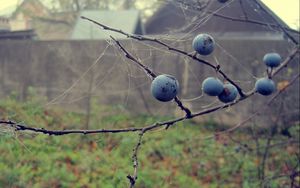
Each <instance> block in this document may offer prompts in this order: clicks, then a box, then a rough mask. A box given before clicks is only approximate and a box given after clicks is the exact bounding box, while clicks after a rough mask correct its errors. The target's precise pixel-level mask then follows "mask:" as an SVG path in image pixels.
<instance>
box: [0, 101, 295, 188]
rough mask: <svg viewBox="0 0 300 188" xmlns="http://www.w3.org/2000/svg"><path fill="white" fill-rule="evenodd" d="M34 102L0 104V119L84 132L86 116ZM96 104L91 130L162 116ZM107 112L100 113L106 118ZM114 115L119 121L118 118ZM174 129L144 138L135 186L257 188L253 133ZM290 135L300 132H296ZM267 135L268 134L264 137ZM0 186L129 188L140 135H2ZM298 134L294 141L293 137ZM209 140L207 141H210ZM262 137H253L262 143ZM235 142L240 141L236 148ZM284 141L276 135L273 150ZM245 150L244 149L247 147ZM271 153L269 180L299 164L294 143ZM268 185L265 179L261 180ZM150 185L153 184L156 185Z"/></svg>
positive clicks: (279, 182)
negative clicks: (133, 150) (128, 179)
mask: <svg viewBox="0 0 300 188" xmlns="http://www.w3.org/2000/svg"><path fill="white" fill-rule="evenodd" d="M38 101H39V100H37V99H34V100H31V102H26V103H19V102H17V101H16V100H15V99H14V98H13V97H9V98H7V99H5V100H3V101H0V115H1V117H12V116H13V117H14V119H16V120H20V121H21V120H22V121H23V122H24V123H30V124H32V125H35V126H37V127H44V128H47V129H61V128H65V129H68V128H77V129H79V128H82V127H83V126H84V125H83V124H84V118H85V115H84V114H81V113H73V112H66V111H63V110H61V109H46V108H44V107H43V106H41V105H39V102H38ZM95 103H96V102H95V101H93V105H92V107H93V113H92V114H91V116H92V117H91V121H92V122H93V123H91V126H92V127H90V128H92V129H96V128H102V127H118V128H119V127H129V126H132V125H140V126H144V125H145V124H149V123H151V122H153V120H154V119H155V120H163V119H167V118H166V117H150V116H148V115H144V116H142V115H141V116H138V117H136V116H133V115H131V114H130V113H127V112H124V110H123V109H121V111H123V113H120V112H118V113H116V111H120V108H118V107H105V106H97V105H95ZM104 112H105V113H104ZM116 114H118V115H116ZM208 126H210V127H209V128H208V129H206V124H196V123H194V122H192V121H189V122H185V123H184V124H182V123H179V124H178V125H177V126H174V127H171V128H169V129H168V130H166V131H156V132H153V133H152V134H151V135H145V136H144V139H143V142H142V146H141V152H140V153H139V161H140V166H139V169H138V170H139V175H138V178H139V179H138V181H137V187H153V185H155V187H187V186H188V187H191V188H193V187H257V186H258V185H260V184H261V183H262V182H261V181H260V180H259V178H258V171H259V170H258V167H259V166H261V160H262V156H261V155H257V154H256V152H257V151H258V152H262V151H264V149H265V147H261V148H256V147H255V146H256V143H255V142H254V141H253V139H252V137H251V134H249V133H248V132H246V131H243V132H239V133H236V134H235V135H234V139H231V138H230V137H228V136H226V135H219V136H213V135H214V133H215V132H213V131H211V130H210V129H211V126H214V124H213V123H209V124H208ZM293 129H294V130H293V134H294V133H296V132H297V131H298V132H299V130H300V126H294V127H293ZM266 132H268V131H266ZM0 134H1V136H0V152H1V158H0V171H1V174H0V187H99V186H100V185H101V187H126V186H127V185H128V181H127V179H126V178H124V177H126V176H127V175H128V174H129V173H130V172H131V171H132V167H131V163H132V162H131V158H130V157H129V156H131V155H132V148H133V147H134V145H135V144H136V141H137V133H129V134H101V135H89V136H83V135H67V136H62V137H59V136H48V135H42V134H33V133H28V132H15V131H14V130H11V129H9V128H6V129H4V128H1V129H0ZM296 135H297V134H295V135H292V136H293V137H296ZM208 136H209V137H210V138H207V137H208ZM265 138H266V134H263V133H262V134H261V136H260V138H259V139H258V141H259V143H260V146H264V145H266V142H267V140H266V139H265ZM234 140H239V142H235V141H234ZM284 141H287V138H286V137H283V136H280V135H275V137H274V139H272V141H271V144H275V143H278V142H279V143H282V142H284ZM245 145H246V146H245ZM285 146H286V145H285V144H284V145H280V146H279V147H272V148H270V152H269V158H268V160H267V163H266V177H273V176H276V175H279V174H289V170H290V168H291V167H294V166H296V163H297V157H296V155H295V154H297V153H298V155H299V150H298V149H297V147H296V145H292V144H290V145H289V146H288V147H285ZM265 180H267V178H266V179H265ZM154 182H155V183H154ZM289 182H290V179H289V177H288V176H287V177H281V178H278V179H272V181H264V182H263V183H265V185H266V187H288V186H289Z"/></svg>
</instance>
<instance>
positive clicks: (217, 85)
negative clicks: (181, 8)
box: [151, 34, 281, 103]
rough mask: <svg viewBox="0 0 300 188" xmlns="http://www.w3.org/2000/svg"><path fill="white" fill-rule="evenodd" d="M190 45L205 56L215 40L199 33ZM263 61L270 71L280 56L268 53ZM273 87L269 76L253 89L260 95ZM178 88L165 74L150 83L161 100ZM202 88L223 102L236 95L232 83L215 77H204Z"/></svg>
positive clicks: (174, 81) (164, 100)
mask: <svg viewBox="0 0 300 188" xmlns="http://www.w3.org/2000/svg"><path fill="white" fill-rule="evenodd" d="M192 46H193V49H194V50H195V51H196V52H197V53H198V54H200V55H203V56H206V55H209V54H211V53H212V52H213V50H214V47H215V41H214V39H213V37H211V36H210V35H208V34H199V35H197V36H196V37H195V38H194V40H193V43H192ZM263 62H264V63H265V64H266V66H267V67H268V68H270V69H271V71H272V69H273V68H274V67H278V66H279V65H280V62H281V57H280V55H279V54H277V53H268V54H266V55H265V56H264V58H263ZM268 70H269V69H268ZM268 73H270V72H268ZM269 75H270V74H269ZM275 89H276V87H275V83H274V81H273V80H272V79H271V78H270V76H268V77H265V78H260V79H258V80H257V81H256V83H255V90H256V92H258V93H260V94H261V95H270V94H272V93H273V92H274V91H275ZM178 90H179V84H178V81H177V80H176V78H175V77H173V76H171V75H167V74H162V75H159V76H157V77H156V78H154V80H153V81H152V84H151V93H152V95H153V96H154V97H155V98H156V99H157V100H159V101H161V102H168V101H171V100H173V99H174V98H175V97H176V95H177V93H178ZM202 90H203V92H204V93H205V94H207V95H209V96H217V97H218V99H219V100H220V101H221V102H223V103H228V102H232V101H234V100H235V99H236V97H237V95H238V90H237V88H236V87H235V86H234V85H233V84H230V83H225V84H224V83H223V82H222V81H220V80H219V79H218V78H215V77H208V78H206V79H205V80H204V81H203V83H202Z"/></svg>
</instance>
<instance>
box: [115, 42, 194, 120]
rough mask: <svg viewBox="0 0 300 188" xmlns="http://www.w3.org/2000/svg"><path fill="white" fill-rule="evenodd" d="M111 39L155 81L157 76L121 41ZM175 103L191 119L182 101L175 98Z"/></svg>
mask: <svg viewBox="0 0 300 188" xmlns="http://www.w3.org/2000/svg"><path fill="white" fill-rule="evenodd" d="M110 38H111V39H112V40H113V41H114V42H115V43H116V44H117V46H118V47H119V48H120V50H121V51H122V52H124V54H125V57H127V58H128V59H130V60H131V61H133V62H134V63H136V64H137V65H138V66H139V67H140V68H142V69H143V70H144V71H145V72H146V73H147V75H149V76H150V78H151V79H152V80H153V79H154V78H155V77H156V76H157V75H156V74H155V73H154V72H153V71H152V70H151V69H150V68H149V67H147V66H146V65H144V64H142V63H141V62H140V61H139V60H138V59H137V58H135V57H133V55H131V54H130V53H129V52H128V51H127V50H126V49H125V48H124V47H123V46H122V45H121V43H120V41H118V40H116V39H115V38H114V37H112V36H110ZM174 101H175V102H176V103H177V106H178V107H179V108H180V109H181V110H182V111H184V112H185V113H186V117H188V118H190V117H191V111H190V109H188V108H187V107H185V106H184V105H183V104H182V102H181V101H180V99H179V98H178V97H177V96H176V97H175V98H174Z"/></svg>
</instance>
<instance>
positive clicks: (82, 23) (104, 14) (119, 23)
mask: <svg viewBox="0 0 300 188" xmlns="http://www.w3.org/2000/svg"><path fill="white" fill-rule="evenodd" d="M81 16H84V17H87V18H90V19H92V20H95V21H98V22H100V23H102V24H104V25H107V26H110V27H113V28H118V29H121V30H122V31H125V32H127V33H133V34H139V35H141V34H144V29H143V27H142V22H141V18H140V14H139V11H137V10H122V11H109V10H107V11H105V10H85V11H82V12H81V13H80V14H79V16H78V19H77V21H76V24H75V27H74V30H73V32H72V34H71V39H73V40H74V39H75V40H88V39H108V38H109V36H110V35H112V36H113V37H116V38H118V39H124V38H126V36H124V35H121V34H117V33H115V32H111V31H106V30H102V29H101V28H100V27H99V26H97V25H95V24H94V23H91V22H89V21H87V20H83V19H82V18H81Z"/></svg>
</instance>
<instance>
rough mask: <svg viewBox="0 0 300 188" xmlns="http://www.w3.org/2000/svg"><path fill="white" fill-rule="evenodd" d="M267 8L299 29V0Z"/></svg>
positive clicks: (2, 7)
mask: <svg viewBox="0 0 300 188" xmlns="http://www.w3.org/2000/svg"><path fill="white" fill-rule="evenodd" d="M262 1H263V2H264V3H265V4H266V5H267V6H269V7H270V8H271V9H272V10H273V11H274V12H275V13H276V14H277V15H278V16H279V17H280V18H281V19H283V20H284V21H285V22H286V23H287V24H288V25H289V26H290V27H292V28H295V29H297V28H299V17H300V15H299V6H300V5H299V1H300V0H285V1H283V0H262ZM18 2H21V0H0V14H5V13H6V12H7V11H11V10H12V9H13V7H15V6H16V4H17V3H18ZM41 2H43V3H44V2H49V0H41Z"/></svg>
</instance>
